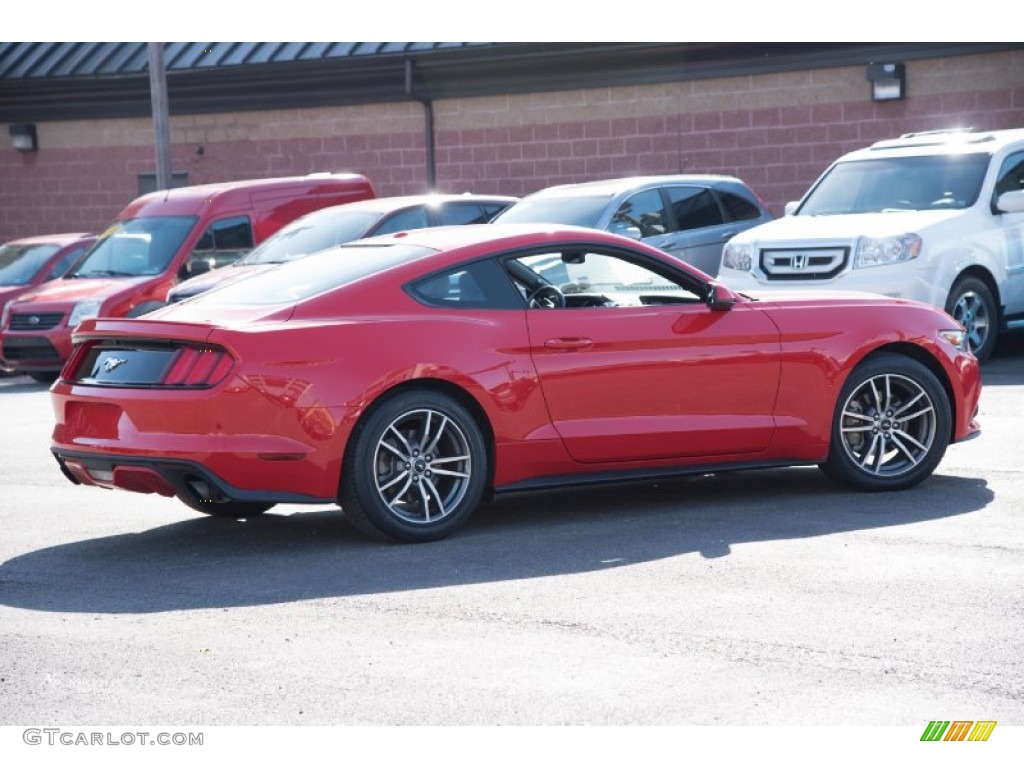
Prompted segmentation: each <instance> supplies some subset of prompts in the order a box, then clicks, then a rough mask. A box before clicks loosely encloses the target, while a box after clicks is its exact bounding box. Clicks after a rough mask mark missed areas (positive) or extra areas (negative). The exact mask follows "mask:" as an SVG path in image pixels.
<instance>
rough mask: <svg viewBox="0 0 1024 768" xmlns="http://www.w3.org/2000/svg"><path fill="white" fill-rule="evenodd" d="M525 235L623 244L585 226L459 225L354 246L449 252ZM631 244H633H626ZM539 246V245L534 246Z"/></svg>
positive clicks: (428, 228) (401, 233)
mask: <svg viewBox="0 0 1024 768" xmlns="http://www.w3.org/2000/svg"><path fill="white" fill-rule="evenodd" d="M526 235H547V236H548V237H550V238H552V239H559V238H565V239H568V240H574V239H580V240H590V241H595V242H610V241H625V238H621V237H618V236H617V235H610V234H608V233H606V232H601V231H600V230H596V229H590V228H589V227H576V226H572V225H568V224H537V223H533V224H500V223H496V224H464V225H461V226H448V227H427V228H424V229H413V230H409V231H407V232H396V233H394V234H391V235H381V236H379V237H371V238H367V239H366V240H359V241H357V242H358V243H380V244H383V243H394V242H395V241H396V240H398V241H400V242H401V243H402V244H403V245H414V246H421V247H423V248H430V249H432V250H435V251H449V250H455V249H457V248H463V247H465V246H469V245H479V244H483V243H488V242H497V241H501V240H510V239H514V238H519V237H523V236H526ZM626 242H628V243H629V244H635V241H632V240H630V241H626ZM538 244H539V243H538Z"/></svg>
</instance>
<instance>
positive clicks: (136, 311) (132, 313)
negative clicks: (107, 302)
mask: <svg viewBox="0 0 1024 768" xmlns="http://www.w3.org/2000/svg"><path fill="white" fill-rule="evenodd" d="M166 306H167V305H166V304H164V302H162V301H144V302H142V303H141V304H139V305H138V306H137V307H132V308H131V309H130V310H129V311H128V315H127V317H142V316H143V315H148V314H149V313H150V312H155V311H156V310H158V309H163V308H164V307H166Z"/></svg>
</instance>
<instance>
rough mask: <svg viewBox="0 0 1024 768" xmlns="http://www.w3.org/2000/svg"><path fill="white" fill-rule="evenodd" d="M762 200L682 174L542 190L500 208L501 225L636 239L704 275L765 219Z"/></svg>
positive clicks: (728, 182) (736, 185)
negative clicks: (563, 227) (735, 239)
mask: <svg viewBox="0 0 1024 768" xmlns="http://www.w3.org/2000/svg"><path fill="white" fill-rule="evenodd" d="M771 219H772V216H771V214H769V213H768V211H767V210H765V207H764V204H763V203H762V202H761V200H760V199H759V198H758V196H757V195H755V194H754V193H753V192H752V191H751V190H750V188H749V187H747V185H746V184H744V183H743V182H742V181H740V180H739V179H737V178H734V177H732V176H712V175H696V174H687V175H679V176H645V177H634V178H625V179H608V180H605V181H590V182H585V183H582V184H563V185H560V186H557V187H548V188H547V189H542V190H541V191H540V192H535V193H534V194H532V195H528V196H526V197H524V198H523V199H522V200H520V201H519V202H518V203H516V204H515V205H513V206H512V207H511V208H508V209H506V210H505V211H503V212H502V213H500V214H499V215H498V216H497V217H496V218H495V221H496V222H499V221H500V222H501V223H502V224H512V223H531V224H575V225H577V226H582V227H590V228H592V229H601V230H604V231H606V232H614V233H616V234H620V235H625V236H626V237H631V238H633V239H635V240H642V241H643V242H645V243H647V244H648V245H653V246H654V247H655V248H660V249H661V250H663V251H667V252H669V253H671V254H672V255H674V256H677V257H679V258H681V259H683V260H684V261H686V262H688V263H689V264H691V265H693V266H695V267H697V269H699V270H701V271H703V272H706V273H707V274H708V275H710V276H711V277H714V276H716V275H717V274H718V267H719V264H720V262H721V258H722V246H723V245H724V244H725V242H726V241H727V240H728V239H729V238H730V237H732V236H733V235H735V234H737V233H739V232H742V231H743V230H745V229H750V228H751V227H754V226H757V225H758V224H763V223H765V222H766V221H771Z"/></svg>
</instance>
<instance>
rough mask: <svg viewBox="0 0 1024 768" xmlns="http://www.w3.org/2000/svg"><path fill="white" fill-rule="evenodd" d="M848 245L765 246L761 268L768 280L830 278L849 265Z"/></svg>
mask: <svg viewBox="0 0 1024 768" xmlns="http://www.w3.org/2000/svg"><path fill="white" fill-rule="evenodd" d="M849 254H850V249H849V248H842V247H840V248H765V249H763V250H762V251H761V271H762V272H764V274H765V277H767V278H768V279H769V280H827V279H829V278H831V277H835V276H836V275H838V274H839V273H840V272H842V271H843V269H844V268H845V267H846V261H847V258H848V256H849Z"/></svg>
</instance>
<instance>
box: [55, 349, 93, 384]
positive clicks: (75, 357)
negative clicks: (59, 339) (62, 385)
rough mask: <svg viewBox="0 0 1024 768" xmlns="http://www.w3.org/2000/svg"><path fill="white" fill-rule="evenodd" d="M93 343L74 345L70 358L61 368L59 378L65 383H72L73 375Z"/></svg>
mask: <svg viewBox="0 0 1024 768" xmlns="http://www.w3.org/2000/svg"><path fill="white" fill-rule="evenodd" d="M94 344H95V342H93V341H86V342H83V343H81V344H75V348H74V349H72V350H71V357H69V358H68V359H67V362H65V363H64V367H63V368H61V371H60V377H61V378H62V379H64V380H65V381H74V380H75V373H76V372H77V371H78V369H79V367H80V366H81V365H82V361H83V360H84V359H85V356H86V354H88V352H89V350H90V349H92V347H93V345H94Z"/></svg>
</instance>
